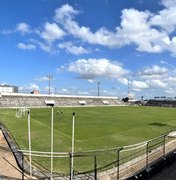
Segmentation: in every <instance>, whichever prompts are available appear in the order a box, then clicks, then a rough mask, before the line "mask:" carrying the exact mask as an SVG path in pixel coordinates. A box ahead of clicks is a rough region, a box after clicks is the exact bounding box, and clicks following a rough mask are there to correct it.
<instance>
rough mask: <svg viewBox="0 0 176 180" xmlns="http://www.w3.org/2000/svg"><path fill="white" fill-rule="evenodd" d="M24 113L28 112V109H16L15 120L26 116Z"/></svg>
mask: <svg viewBox="0 0 176 180" xmlns="http://www.w3.org/2000/svg"><path fill="white" fill-rule="evenodd" d="M26 111H29V109H27V108H25V107H24V108H20V109H18V110H17V112H16V115H15V117H17V118H22V117H23V116H25V115H26Z"/></svg>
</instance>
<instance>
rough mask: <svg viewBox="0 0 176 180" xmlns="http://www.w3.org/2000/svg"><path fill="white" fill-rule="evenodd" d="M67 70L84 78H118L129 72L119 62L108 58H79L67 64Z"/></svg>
mask: <svg viewBox="0 0 176 180" xmlns="http://www.w3.org/2000/svg"><path fill="white" fill-rule="evenodd" d="M68 71H70V72H75V73H78V74H79V76H80V77H81V78H84V79H94V78H95V77H100V76H103V77H107V78H115V79H118V78H121V77H122V76H124V75H126V74H128V73H129V71H128V70H126V69H124V68H123V67H122V65H121V64H119V63H117V62H112V61H110V60H108V59H88V60H86V59H79V60H77V61H75V62H72V63H70V64H69V66H68Z"/></svg>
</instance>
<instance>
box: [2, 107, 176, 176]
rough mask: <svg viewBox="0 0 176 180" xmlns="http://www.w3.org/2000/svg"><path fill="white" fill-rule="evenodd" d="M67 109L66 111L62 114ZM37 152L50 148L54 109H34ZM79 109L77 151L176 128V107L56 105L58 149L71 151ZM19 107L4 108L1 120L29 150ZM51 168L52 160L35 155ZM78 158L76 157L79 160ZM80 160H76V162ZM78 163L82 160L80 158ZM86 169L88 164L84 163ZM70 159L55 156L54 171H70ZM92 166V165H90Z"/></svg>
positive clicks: (134, 140) (139, 139)
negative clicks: (18, 110) (18, 111)
mask: <svg viewBox="0 0 176 180" xmlns="http://www.w3.org/2000/svg"><path fill="white" fill-rule="evenodd" d="M62 110H63V113H58V111H59V112H61V111H62ZM30 111H31V139H32V150H33V151H47V152H49V151H50V127H51V126H50V122H51V121H50V119H51V109H50V108H39V109H36V108H32V109H31V110H30ZM73 112H75V113H76V116H75V152H81V151H88V150H97V149H103V148H113V147H120V146H124V145H130V144H135V143H139V142H143V141H146V140H149V139H151V138H154V137H156V136H159V135H161V134H163V133H166V132H168V131H169V130H173V129H175V127H176V109H174V108H159V107H142V106H140V107H137V106H133V107H132V106H129V107H108V106H106V107H67V108H66V107H55V108H54V151H55V152H71V138H72V137H71V134H72V113H73ZM15 114H16V109H0V121H2V122H3V123H4V124H5V126H6V127H7V128H8V130H9V131H10V133H11V135H12V136H13V137H14V139H15V141H16V142H17V143H18V145H19V146H20V148H21V149H28V131H27V116H24V117H23V118H21V119H18V118H16V117H15ZM32 159H33V162H34V163H36V164H40V165H42V166H43V167H44V168H46V169H49V168H50V159H48V158H40V157H33V158H32ZM75 161H76V160H75ZM88 161H89V160H87V162H88ZM75 163H76V162H75ZM77 163H78V164H79V163H81V161H79V160H78V162H77ZM80 166H81V167H82V168H83V167H84V166H86V165H85V163H84V164H82V165H80ZM68 167H69V159H67V160H65V159H54V171H55V172H60V173H69V172H68ZM90 168H91V167H90Z"/></svg>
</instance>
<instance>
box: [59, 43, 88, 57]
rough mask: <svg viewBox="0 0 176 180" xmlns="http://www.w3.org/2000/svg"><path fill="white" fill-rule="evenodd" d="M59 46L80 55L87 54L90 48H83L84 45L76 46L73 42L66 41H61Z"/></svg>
mask: <svg viewBox="0 0 176 180" xmlns="http://www.w3.org/2000/svg"><path fill="white" fill-rule="evenodd" d="M58 47H59V48H61V49H66V51H67V52H69V53H71V54H74V55H80V54H87V53H88V50H87V49H85V48H83V47H82V46H75V45H73V43H72V42H70V41H69V42H64V43H59V44H58Z"/></svg>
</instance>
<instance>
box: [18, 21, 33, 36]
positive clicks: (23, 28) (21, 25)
mask: <svg viewBox="0 0 176 180" xmlns="http://www.w3.org/2000/svg"><path fill="white" fill-rule="evenodd" d="M16 30H17V31H19V32H21V33H22V34H26V33H29V32H30V26H29V25H28V24H26V23H24V22H21V23H19V24H17V26H16Z"/></svg>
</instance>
